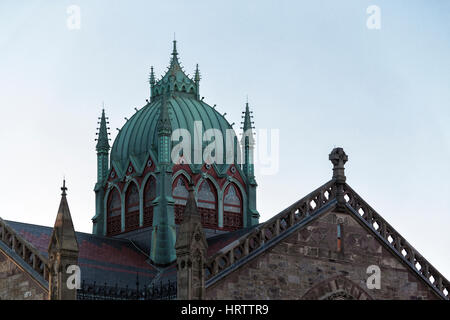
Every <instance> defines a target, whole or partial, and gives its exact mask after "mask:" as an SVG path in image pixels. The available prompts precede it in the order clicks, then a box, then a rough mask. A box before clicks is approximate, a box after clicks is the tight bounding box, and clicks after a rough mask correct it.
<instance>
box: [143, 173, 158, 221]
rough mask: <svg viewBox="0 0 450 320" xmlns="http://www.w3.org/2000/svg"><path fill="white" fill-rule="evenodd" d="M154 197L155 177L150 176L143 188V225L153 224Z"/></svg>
mask: <svg viewBox="0 0 450 320" xmlns="http://www.w3.org/2000/svg"><path fill="white" fill-rule="evenodd" d="M155 198H156V179H155V177H153V176H150V178H149V179H148V181H147V183H146V184H145V188H144V227H151V226H152V225H153V200H155Z"/></svg>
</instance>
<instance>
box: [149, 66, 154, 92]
mask: <svg viewBox="0 0 450 320" xmlns="http://www.w3.org/2000/svg"><path fill="white" fill-rule="evenodd" d="M149 83H150V85H151V86H152V87H153V86H154V85H155V73H154V72H153V66H151V67H150V79H149Z"/></svg>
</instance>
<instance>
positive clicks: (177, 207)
mask: <svg viewBox="0 0 450 320" xmlns="http://www.w3.org/2000/svg"><path fill="white" fill-rule="evenodd" d="M187 187H188V181H187V179H186V177H184V176H183V175H182V174H181V175H179V176H178V177H177V178H176V179H175V181H174V183H173V185H172V197H173V200H174V201H175V204H174V211H175V223H176V224H180V223H181V221H182V220H183V212H184V207H185V206H186V201H187V198H188V195H189V192H188V189H187Z"/></svg>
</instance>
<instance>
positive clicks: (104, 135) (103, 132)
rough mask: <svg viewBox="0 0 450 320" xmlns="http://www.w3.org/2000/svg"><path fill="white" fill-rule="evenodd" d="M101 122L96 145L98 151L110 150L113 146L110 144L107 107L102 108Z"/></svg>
mask: <svg viewBox="0 0 450 320" xmlns="http://www.w3.org/2000/svg"><path fill="white" fill-rule="evenodd" d="M99 120H100V122H99V124H100V127H99V128H98V130H99V131H98V133H97V135H98V138H97V139H95V140H96V141H97V145H96V149H97V152H109V149H110V148H111V147H110V146H109V138H108V135H109V133H108V129H109V128H108V127H107V125H108V124H109V122H108V121H107V120H108V117H106V116H105V109H104V108H103V109H102V116H101V118H99Z"/></svg>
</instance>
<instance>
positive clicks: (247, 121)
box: [243, 98, 254, 132]
mask: <svg viewBox="0 0 450 320" xmlns="http://www.w3.org/2000/svg"><path fill="white" fill-rule="evenodd" d="M243 113H244V116H243V118H244V122H243V124H244V127H243V129H244V132H245V131H247V130H251V129H254V127H253V121H252V119H251V118H253V115H252V114H253V112H252V111H250V107H249V106H248V98H247V102H246V104H245V111H244V112H243Z"/></svg>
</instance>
